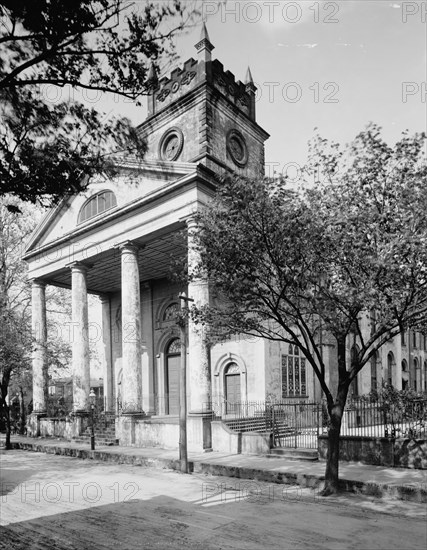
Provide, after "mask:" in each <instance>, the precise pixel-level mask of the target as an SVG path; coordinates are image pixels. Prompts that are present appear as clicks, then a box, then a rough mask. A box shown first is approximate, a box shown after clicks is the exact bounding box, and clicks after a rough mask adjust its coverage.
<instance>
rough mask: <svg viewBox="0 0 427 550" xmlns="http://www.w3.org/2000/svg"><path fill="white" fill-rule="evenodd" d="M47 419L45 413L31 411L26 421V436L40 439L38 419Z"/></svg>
mask: <svg viewBox="0 0 427 550" xmlns="http://www.w3.org/2000/svg"><path fill="white" fill-rule="evenodd" d="M46 417H47V411H33V412H32V413H31V414H30V415H29V416H28V420H27V435H28V436H30V437H40V435H41V431H40V419H41V418H46Z"/></svg>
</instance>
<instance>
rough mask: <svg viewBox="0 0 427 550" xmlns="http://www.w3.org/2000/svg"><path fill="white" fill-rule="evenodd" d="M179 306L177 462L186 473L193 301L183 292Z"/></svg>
mask: <svg viewBox="0 0 427 550" xmlns="http://www.w3.org/2000/svg"><path fill="white" fill-rule="evenodd" d="M179 299H180V306H181V318H180V320H179V328H180V339H181V368H180V376H179V462H180V466H181V472H182V473H184V474H188V454H187V319H186V315H187V308H188V302H194V300H193V299H192V298H188V297H187V295H186V294H185V292H182V293H181V294H180V295H179Z"/></svg>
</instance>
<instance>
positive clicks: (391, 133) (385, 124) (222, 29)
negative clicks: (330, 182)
mask: <svg viewBox="0 0 427 550" xmlns="http://www.w3.org/2000/svg"><path fill="white" fill-rule="evenodd" d="M203 17H204V19H205V20H206V24H207V28H208V32H209V35H210V39H211V42H212V43H213V45H214V46H215V49H214V51H213V57H214V58H217V59H219V60H220V61H221V62H222V63H223V65H224V68H225V70H230V71H231V72H232V73H233V74H234V75H235V76H236V79H237V80H244V78H245V75H246V69H247V66H248V65H249V66H250V67H251V71H252V75H253V78H254V81H255V84H256V85H257V88H258V92H257V106H256V108H257V122H258V123H259V124H260V125H261V126H262V127H263V128H264V129H265V130H266V131H267V132H268V133H269V134H270V136H271V137H270V138H269V140H268V141H267V143H266V172H267V174H270V175H271V174H272V172H271V170H272V169H273V168H274V169H275V170H276V172H282V173H288V175H290V174H291V172H292V170H294V167H295V166H298V165H301V164H302V163H304V160H305V158H306V154H307V144H308V141H309V140H310V139H311V138H312V137H313V135H314V134H315V133H316V131H317V132H319V133H320V134H321V135H322V137H325V138H328V139H332V140H336V141H339V142H341V143H348V142H349V141H351V140H352V139H353V138H354V137H355V136H356V135H357V133H359V132H360V131H361V130H363V128H364V127H365V126H366V125H367V124H368V123H369V122H370V121H372V122H375V123H377V124H379V125H380V126H381V127H382V128H383V135H384V138H385V139H386V141H388V142H389V143H393V142H395V141H396V140H397V139H398V138H399V136H400V134H401V132H402V131H404V130H406V129H408V130H409V131H410V132H411V133H412V132H420V131H426V129H427V110H426V107H427V103H426V101H427V90H426V86H427V84H426V82H427V74H426V72H427V59H426V57H427V55H426V52H427V22H426V18H427V2H426V1H424V2H397V1H396V2H390V1H387V0H379V1H376V0H359V1H351V0H349V1H347V0H341V1H333V2H328V1H317V2H316V1H313V0H308V1H305V0H302V1H301V0H300V1H299V2H287V1H284V0H280V1H279V0H256V1H254V0H252V1H251V0H240V1H232V0H228V1H227V2H221V1H220V2H218V0H204V2H203ZM199 35H200V27H199V26H198V27H195V28H192V29H189V30H187V31H186V32H185V33H183V34H181V35H180V36H179V37H177V40H176V47H177V53H178V54H179V56H180V61H181V62H182V63H183V62H184V61H185V60H186V59H188V58H190V57H194V58H196V57H197V53H196V50H195V48H194V44H196V42H197V41H198V39H199ZM168 72H169V71H168ZM165 74H166V75H167V73H165ZM162 76H164V75H162ZM106 106H107V108H108V109H111V110H112V111H114V112H117V113H121V114H125V115H127V116H129V117H130V118H131V119H132V120H133V122H134V123H135V124H139V123H140V122H142V121H143V120H144V118H145V114H146V109H145V108H144V105H143V107H139V108H136V107H134V106H132V105H130V104H129V102H126V101H124V100H123V99H118V100H116V101H115V102H113V103H112V102H111V101H110V103H108V102H107V103H106ZM315 129H317V130H315Z"/></svg>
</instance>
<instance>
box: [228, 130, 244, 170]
mask: <svg viewBox="0 0 427 550" xmlns="http://www.w3.org/2000/svg"><path fill="white" fill-rule="evenodd" d="M227 151H228V153H229V155H230V156H231V158H232V159H233V161H234V162H235V163H236V164H237V166H240V167H243V166H245V165H246V163H247V162H248V148H247V146H246V142H245V139H244V137H243V136H242V134H241V133H240V132H238V131H237V130H231V131H230V132H229V133H228V136H227Z"/></svg>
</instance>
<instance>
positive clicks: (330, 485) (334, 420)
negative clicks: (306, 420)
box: [321, 336, 349, 496]
mask: <svg viewBox="0 0 427 550" xmlns="http://www.w3.org/2000/svg"><path fill="white" fill-rule="evenodd" d="M337 349H338V372H339V378H338V380H339V382H338V390H337V397H336V399H335V400H334V401H332V399H331V400H329V401H328V415H329V428H328V453H327V456H326V470H325V487H324V489H323V491H322V492H321V495H322V496H328V495H332V494H335V493H337V492H338V491H339V456H340V432H341V422H342V416H343V412H344V407H345V403H346V401H347V393H348V387H349V384H348V380H347V372H346V359H345V336H344V337H342V338H339V339H337Z"/></svg>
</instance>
